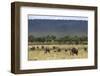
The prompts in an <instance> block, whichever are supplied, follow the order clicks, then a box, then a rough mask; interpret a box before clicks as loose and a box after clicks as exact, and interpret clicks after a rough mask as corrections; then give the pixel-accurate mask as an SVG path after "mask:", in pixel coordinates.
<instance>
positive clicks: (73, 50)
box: [30, 46, 87, 55]
mask: <svg viewBox="0 0 100 76" xmlns="http://www.w3.org/2000/svg"><path fill="white" fill-rule="evenodd" d="M80 49H83V50H84V51H87V47H83V48H75V47H71V48H60V47H56V46H52V47H51V48H50V47H47V46H41V47H39V46H32V47H30V50H31V51H35V50H41V51H44V54H47V53H51V52H52V51H53V52H61V51H65V52H68V51H69V52H70V55H74V54H75V55H78V54H79V50H80Z"/></svg>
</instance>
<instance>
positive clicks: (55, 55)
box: [28, 44, 88, 61]
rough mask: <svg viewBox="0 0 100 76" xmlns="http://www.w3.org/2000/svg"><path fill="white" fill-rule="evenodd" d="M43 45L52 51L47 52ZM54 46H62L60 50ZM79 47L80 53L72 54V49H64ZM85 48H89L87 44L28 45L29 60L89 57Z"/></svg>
mask: <svg viewBox="0 0 100 76" xmlns="http://www.w3.org/2000/svg"><path fill="white" fill-rule="evenodd" d="M37 46H38V47H39V48H38V49H35V50H32V49H30V48H31V47H37ZM41 46H44V47H48V48H50V53H45V52H44V50H43V49H41ZM53 46H56V47H59V48H61V51H60V52H57V51H56V49H52V47H53ZM73 47H75V48H77V49H78V55H75V54H74V55H70V50H68V51H67V52H65V50H64V49H71V48H73ZM83 48H87V45H81V44H79V45H68V44H64V45H29V46H28V60H35V61H37V60H59V59H84V58H88V50H86V51H85V50H84V49H83Z"/></svg>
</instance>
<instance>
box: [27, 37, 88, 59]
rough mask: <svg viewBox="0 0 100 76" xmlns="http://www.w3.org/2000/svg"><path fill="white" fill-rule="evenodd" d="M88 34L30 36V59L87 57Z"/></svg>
mask: <svg viewBox="0 0 100 76" xmlns="http://www.w3.org/2000/svg"><path fill="white" fill-rule="evenodd" d="M87 42H88V39H87V36H81V37H80V36H64V37H59V38H58V37H56V36H54V35H47V36H44V37H35V36H33V35H29V36H28V51H29V52H28V60H54V59H76V58H78V59H79V58H81V59H82V58H87V57H88V48H87V44H88V43H87Z"/></svg>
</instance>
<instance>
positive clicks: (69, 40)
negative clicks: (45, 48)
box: [28, 35, 88, 44]
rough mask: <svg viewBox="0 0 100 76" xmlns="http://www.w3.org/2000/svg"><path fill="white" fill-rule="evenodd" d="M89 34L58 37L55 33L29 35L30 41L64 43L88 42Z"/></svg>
mask: <svg viewBox="0 0 100 76" xmlns="http://www.w3.org/2000/svg"><path fill="white" fill-rule="evenodd" d="M87 41H88V38H87V36H69V35H68V36H64V37H60V38H57V37H56V36H54V35H47V36H43V37H35V36H33V35H29V36H28V42H31V43H32V42H35V43H36V42H38V43H39V42H41V43H59V44H61V43H63V44H87Z"/></svg>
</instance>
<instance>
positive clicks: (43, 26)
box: [28, 19, 88, 37]
mask: <svg viewBox="0 0 100 76" xmlns="http://www.w3.org/2000/svg"><path fill="white" fill-rule="evenodd" d="M87 32H88V21H86V20H48V19H44V20H43V19H29V20H28V33H29V35H34V36H36V37H39V36H47V35H54V36H56V37H63V36H66V35H77V36H83V35H85V36H86V35H87Z"/></svg>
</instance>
